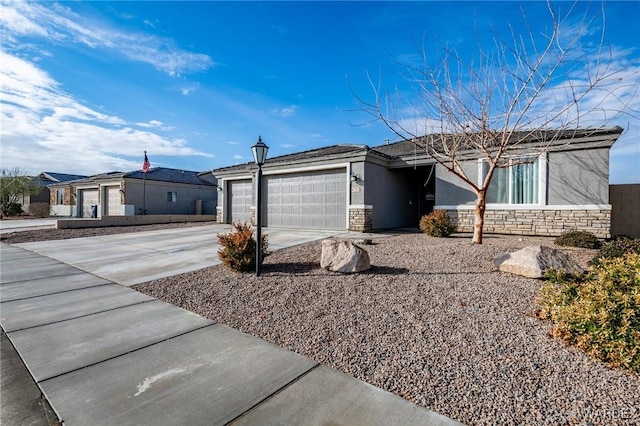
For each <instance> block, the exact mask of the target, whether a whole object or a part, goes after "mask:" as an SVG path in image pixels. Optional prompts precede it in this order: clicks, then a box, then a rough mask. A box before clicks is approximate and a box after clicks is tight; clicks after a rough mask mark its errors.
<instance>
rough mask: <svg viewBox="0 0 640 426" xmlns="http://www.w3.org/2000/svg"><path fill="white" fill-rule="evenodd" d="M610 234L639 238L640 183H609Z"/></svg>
mask: <svg viewBox="0 0 640 426" xmlns="http://www.w3.org/2000/svg"><path fill="white" fill-rule="evenodd" d="M609 200H611V236H613V237H616V236H619V235H626V236H627V237H630V238H640V184H628V185H611V186H610V187H609Z"/></svg>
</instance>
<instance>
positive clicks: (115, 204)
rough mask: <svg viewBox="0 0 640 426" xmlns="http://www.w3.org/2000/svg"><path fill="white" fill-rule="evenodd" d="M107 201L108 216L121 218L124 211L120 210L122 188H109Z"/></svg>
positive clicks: (107, 188) (107, 189)
mask: <svg viewBox="0 0 640 426" xmlns="http://www.w3.org/2000/svg"><path fill="white" fill-rule="evenodd" d="M105 189H106V191H107V193H106V196H105V201H106V202H107V206H106V208H105V211H106V212H107V216H120V215H122V209H121V208H120V186H107V187H106V188H105Z"/></svg>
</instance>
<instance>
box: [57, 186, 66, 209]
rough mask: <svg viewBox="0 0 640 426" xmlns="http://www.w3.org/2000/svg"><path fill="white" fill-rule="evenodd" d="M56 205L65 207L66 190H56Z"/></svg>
mask: <svg viewBox="0 0 640 426" xmlns="http://www.w3.org/2000/svg"><path fill="white" fill-rule="evenodd" d="M56 205H57V206H64V188H63V189H56Z"/></svg>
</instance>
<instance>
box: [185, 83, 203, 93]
mask: <svg viewBox="0 0 640 426" xmlns="http://www.w3.org/2000/svg"><path fill="white" fill-rule="evenodd" d="M199 88H200V84H199V83H195V84H191V85H189V86H186V87H183V88H181V89H180V93H182V94H183V95H185V96H188V95H189V94H190V93H191V92H195V91H196V90H198V89H199Z"/></svg>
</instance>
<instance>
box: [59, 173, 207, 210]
mask: <svg viewBox="0 0 640 426" xmlns="http://www.w3.org/2000/svg"><path fill="white" fill-rule="evenodd" d="M49 190H50V191H51V204H52V206H51V210H52V214H53V215H56V216H71V217H92V215H93V214H95V215H96V216H97V217H102V216H133V215H139V214H144V213H145V211H146V214H153V215H165V214H215V206H216V199H217V187H216V184H215V179H214V178H213V176H211V174H210V173H198V172H194V171H187V170H178V169H169V168H164V167H154V168H151V169H149V171H148V172H147V173H146V174H145V173H142V171H133V172H128V173H124V172H109V173H101V174H97V175H93V176H89V177H87V178H84V179H78V180H73V181H69V182H64V183H54V184H51V185H49ZM92 206H96V207H92ZM94 209H95V210H94Z"/></svg>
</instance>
